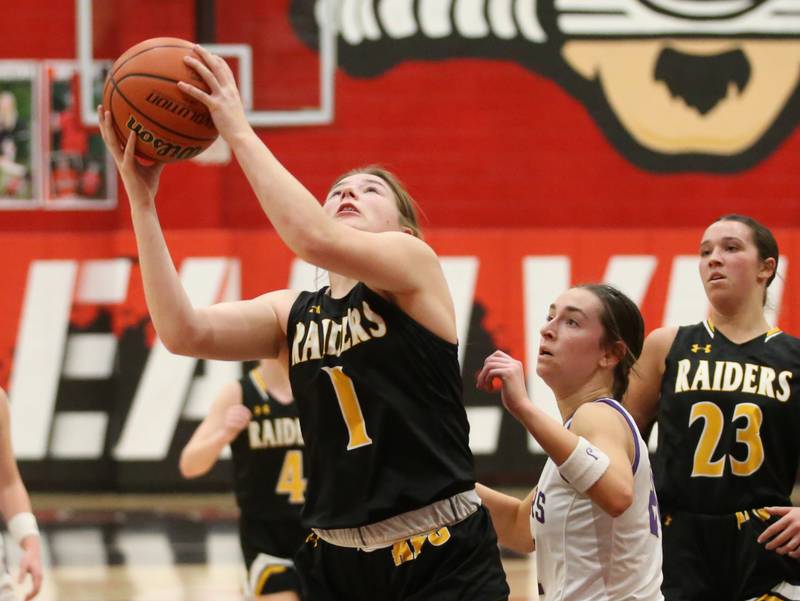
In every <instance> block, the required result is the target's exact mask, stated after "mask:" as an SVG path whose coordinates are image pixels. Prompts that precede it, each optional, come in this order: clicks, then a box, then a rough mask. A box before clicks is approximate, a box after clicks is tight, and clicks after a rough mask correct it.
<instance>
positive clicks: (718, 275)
mask: <svg viewBox="0 0 800 601" xmlns="http://www.w3.org/2000/svg"><path fill="white" fill-rule="evenodd" d="M724 279H725V276H724V275H722V274H721V273H715V274H712V275H711V277H710V278H708V281H709V282H718V281H719V280H724Z"/></svg>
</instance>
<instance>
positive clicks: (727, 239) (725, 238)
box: [700, 236, 744, 247]
mask: <svg viewBox="0 0 800 601" xmlns="http://www.w3.org/2000/svg"><path fill="white" fill-rule="evenodd" d="M720 241H721V242H730V241H734V242H741V243H742V244H744V240H742V239H741V238H739V236H723V237H722V238H721V239H720ZM711 243H712V241H711V240H708V239H706V240H703V241H702V242H701V243H700V246H701V247H702V246H703V245H705V244H711Z"/></svg>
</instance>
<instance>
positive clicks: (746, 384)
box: [742, 363, 758, 394]
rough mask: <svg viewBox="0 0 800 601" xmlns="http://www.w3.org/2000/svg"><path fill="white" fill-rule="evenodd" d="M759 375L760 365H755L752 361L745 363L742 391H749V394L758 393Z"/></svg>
mask: <svg viewBox="0 0 800 601" xmlns="http://www.w3.org/2000/svg"><path fill="white" fill-rule="evenodd" d="M757 376H758V365H753V364H752V363H745V366H744V380H743V383H742V392H747V393H748V394H755V393H756V377H757Z"/></svg>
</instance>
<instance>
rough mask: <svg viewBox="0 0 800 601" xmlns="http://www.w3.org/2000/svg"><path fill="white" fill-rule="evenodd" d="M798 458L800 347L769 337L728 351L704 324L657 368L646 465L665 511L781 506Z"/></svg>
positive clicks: (682, 333)
mask: <svg viewBox="0 0 800 601" xmlns="http://www.w3.org/2000/svg"><path fill="white" fill-rule="evenodd" d="M799 457H800V340H798V339H797V338H794V337H793V336H789V335H788V334H786V333H784V332H782V331H781V330H779V329H777V328H775V329H773V330H770V331H769V332H767V333H766V334H762V335H760V336H758V337H756V338H754V339H753V340H750V341H748V342H745V343H743V344H735V343H733V342H731V341H730V340H728V339H727V338H725V336H724V334H722V332H720V331H719V330H715V328H714V326H713V324H711V322H710V321H705V322H701V323H699V324H696V325H693V326H686V327H682V328H680V329H679V330H678V333H677V335H676V337H675V341H674V342H673V344H672V347H671V348H670V350H669V353H668V355H667V360H666V371H665V372H664V378H663V380H662V383H661V402H660V407H659V413H658V452H657V453H656V459H655V462H654V472H655V482H656V491H657V493H658V498H659V502H660V503H661V505H662V506H663V507H665V508H667V509H668V510H677V511H690V512H695V513H704V514H726V513H733V512H736V511H740V510H743V509H750V508H756V507H764V506H768V505H789V504H790V503H789V496H790V494H791V491H792V486H793V485H794V482H795V478H796V476H797V467H798V458H799Z"/></svg>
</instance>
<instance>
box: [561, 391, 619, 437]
mask: <svg viewBox="0 0 800 601" xmlns="http://www.w3.org/2000/svg"><path fill="white" fill-rule="evenodd" d="M626 415H627V412H626V411H625V409H624V408H623V407H622V405H621V404H620V403H618V402H617V401H615V400H613V399H601V400H599V401H595V402H592V403H584V404H583V405H581V406H580V407H578V409H577V410H576V411H575V413H574V414H573V416H572V423H571V424H570V428H569V429H570V431H572V432H573V433H575V434H577V435H578V436H587V437H588V436H591V435H592V434H593V433H596V432H599V431H603V432H609V431H611V432H617V433H622V432H623V431H624V430H625V429H626V421H627V420H626Z"/></svg>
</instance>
